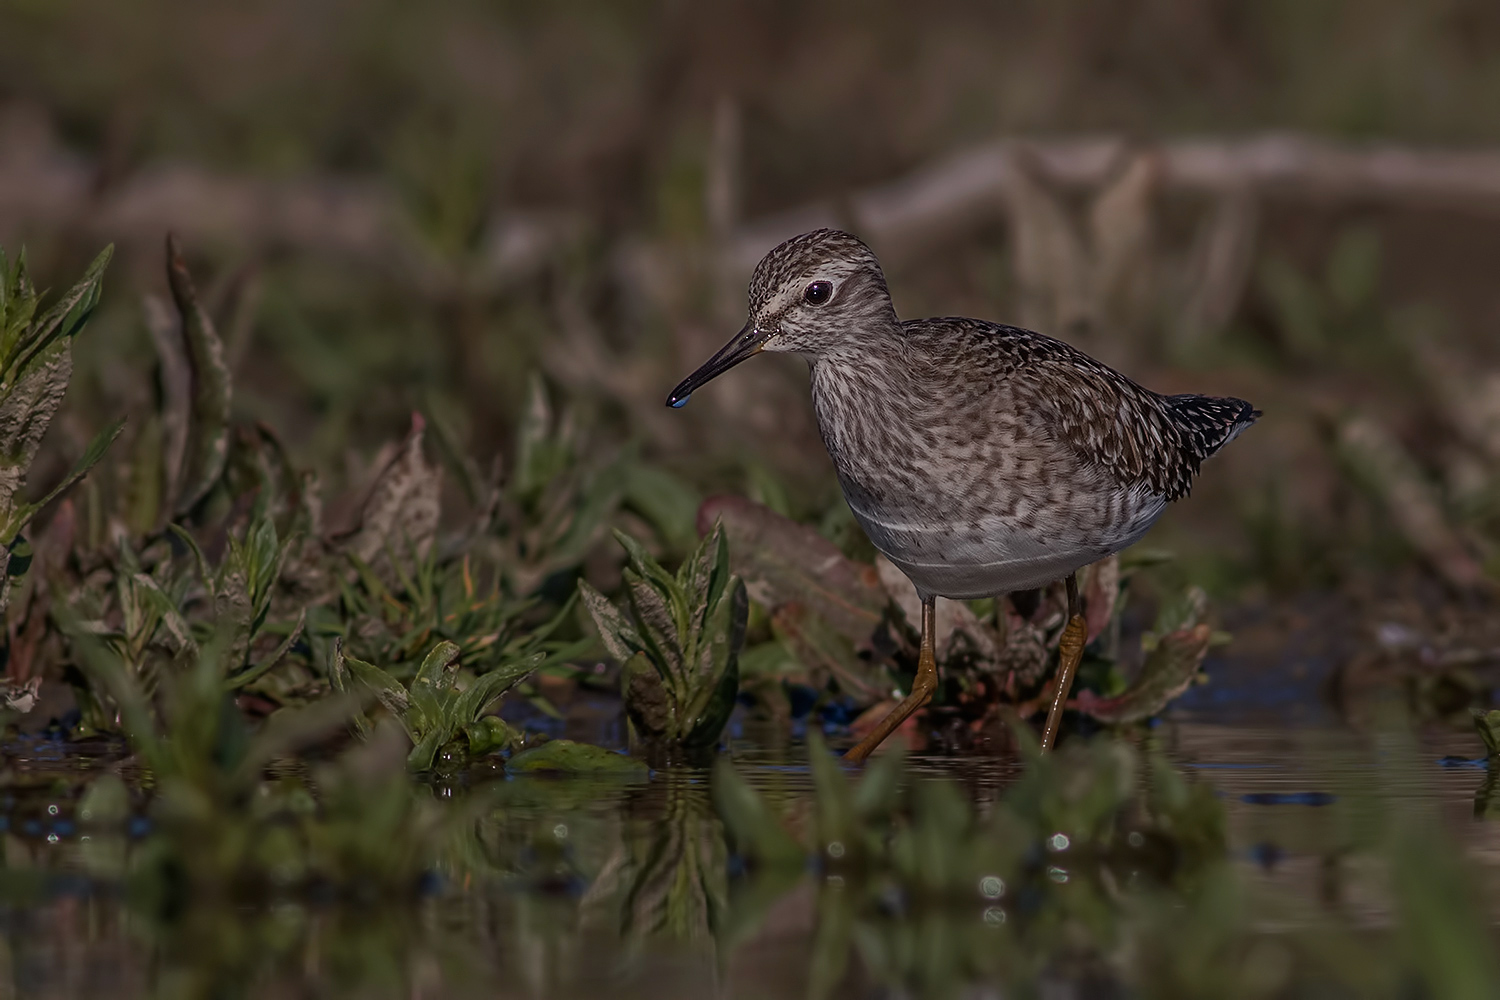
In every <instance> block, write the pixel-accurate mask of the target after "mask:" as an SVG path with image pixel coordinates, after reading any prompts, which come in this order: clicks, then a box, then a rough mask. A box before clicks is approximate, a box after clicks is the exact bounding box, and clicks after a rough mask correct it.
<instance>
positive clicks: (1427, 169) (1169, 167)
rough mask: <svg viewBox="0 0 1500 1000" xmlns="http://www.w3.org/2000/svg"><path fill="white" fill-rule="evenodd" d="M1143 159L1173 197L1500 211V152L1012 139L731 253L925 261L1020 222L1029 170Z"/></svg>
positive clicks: (739, 244) (1091, 171) (1100, 179)
mask: <svg viewBox="0 0 1500 1000" xmlns="http://www.w3.org/2000/svg"><path fill="white" fill-rule="evenodd" d="M1140 152H1146V153H1149V154H1150V155H1151V156H1152V157H1153V159H1154V160H1155V164H1156V171H1157V173H1156V178H1155V179H1156V184H1157V186H1158V189H1159V190H1161V191H1163V192H1167V193H1175V194H1187V195H1200V196H1206V197H1210V198H1213V199H1215V200H1219V199H1228V198H1236V199H1243V198H1244V197H1245V196H1246V195H1249V196H1251V197H1255V198H1257V199H1261V200H1295V201H1305V202H1314V203H1322V204H1336V203H1350V202H1361V201H1363V202H1373V203H1379V204H1385V205H1391V206H1400V207H1415V208H1423V207H1436V208H1445V209H1453V210H1457V211H1462V212H1469V213H1474V214H1483V215H1500V151H1497V150H1468V151H1466V150H1438V149H1430V150H1423V149H1413V148H1409V147H1401V146H1394V145H1376V144H1370V145H1354V144H1348V143H1339V142H1334V141H1331V140H1325V139H1317V138H1313V137H1310V136H1297V135H1281V134H1276V135H1260V136H1249V137H1245V138H1241V139H1214V138H1196V139H1177V140H1169V141H1164V142H1160V143H1129V142H1126V141H1125V140H1122V139H1118V138H1109V137H1098V138H1075V139H1035V140H1025V139H1002V140H999V141H996V142H992V143H989V144H987V145H984V146H980V147H977V148H974V149H970V150H967V151H965V152H961V153H957V154H955V155H953V156H950V157H948V158H946V159H943V160H940V161H938V162H936V163H933V164H931V165H930V166H927V167H923V168H922V169H920V170H917V171H916V172H914V173H912V174H910V175H909V176H907V177H905V178H902V179H900V180H897V181H893V182H891V183H888V184H883V185H880V186H877V187H873V188H869V189H866V190H864V191H858V192H855V193H854V194H853V195H851V196H850V197H849V198H847V199H845V200H844V202H842V204H841V205H839V206H835V205H834V203H832V202H824V203H816V204H810V205H804V206H801V207H799V208H796V209H792V210H790V211H788V212H786V213H783V214H779V215H776V216H773V217H770V218H767V219H763V220H760V221H759V222H756V223H754V224H753V225H750V226H747V227H743V228H741V229H740V231H739V233H738V234H737V235H736V237H735V240H734V241H733V244H732V246H731V247H730V251H729V252H730V256H731V257H732V260H733V262H734V266H736V267H738V268H739V269H741V270H744V271H748V270H749V269H750V268H752V267H753V266H754V265H755V262H756V261H757V260H759V259H760V257H761V256H762V255H763V254H764V253H765V252H766V251H767V250H769V249H770V248H771V247H773V246H775V245H776V244H777V243H778V242H780V241H781V240H782V239H784V238H785V237H787V236H789V235H792V234H794V233H798V232H804V231H806V230H808V229H813V228H817V227H818V226H845V227H848V228H851V229H854V230H855V231H857V232H859V233H860V234H861V235H863V236H864V237H865V238H867V239H869V240H870V241H871V242H872V243H874V244H876V247H877V250H878V251H879V252H880V254H881V256H882V258H883V259H884V258H893V259H896V258H899V257H901V256H904V255H908V254H910V255H915V254H918V253H920V252H921V251H923V250H924V249H926V248H928V247H929V246H931V245H932V243H933V242H934V241H936V240H939V239H946V238H949V237H950V236H951V235H953V234H958V233H963V232H967V231H972V230H973V229H974V228H975V227H976V226H980V225H986V224H990V223H993V222H995V221H997V220H999V219H1002V218H1004V217H1006V216H1008V215H1009V214H1010V213H1009V211H1008V208H1007V192H1009V191H1011V190H1012V189H1013V188H1014V186H1015V184H1016V179H1015V178H1016V174H1017V173H1018V172H1021V171H1022V170H1023V169H1030V170H1031V171H1034V172H1038V173H1040V175H1041V176H1043V177H1045V178H1046V179H1047V180H1048V181H1050V182H1051V183H1054V184H1058V185H1062V186H1064V187H1082V188H1097V187H1099V186H1102V185H1103V184H1104V183H1105V182H1106V181H1107V180H1108V179H1109V178H1111V177H1112V176H1113V175H1114V173H1115V172H1116V171H1118V170H1119V169H1121V165H1122V164H1124V163H1125V162H1127V160H1128V158H1129V157H1130V155H1131V154H1133V153H1140ZM1027 161H1029V163H1027ZM1023 164H1025V166H1024V167H1023ZM1231 255H1232V254H1231ZM1230 269H1231V270H1232V269H1233V268H1230Z"/></svg>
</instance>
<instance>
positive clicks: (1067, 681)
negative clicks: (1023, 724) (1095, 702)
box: [1042, 573, 1088, 753]
mask: <svg viewBox="0 0 1500 1000" xmlns="http://www.w3.org/2000/svg"><path fill="white" fill-rule="evenodd" d="M1087 638H1088V627H1087V625H1085V623H1084V620H1083V612H1082V609H1081V608H1080V607H1079V603H1078V578H1077V577H1076V576H1074V575H1073V574H1072V573H1069V574H1068V624H1067V626H1066V627H1065V628H1064V629H1063V634H1062V637H1061V638H1060V639H1058V640H1057V690H1056V693H1055V694H1054V695H1053V696H1052V710H1051V711H1049V712H1048V713H1047V727H1046V728H1045V729H1043V730H1042V752H1043V753H1045V752H1047V751H1049V750H1051V749H1052V744H1053V743H1054V742H1056V740H1057V730H1058V727H1060V726H1061V725H1062V714H1063V706H1064V705H1066V704H1067V703H1068V694H1069V693H1070V692H1071V691H1072V690H1073V677H1074V675H1076V674H1077V673H1078V662H1079V661H1080V660H1082V659H1083V644H1084V640H1085V639H1087Z"/></svg>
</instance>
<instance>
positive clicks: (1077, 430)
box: [667, 229, 1260, 761]
mask: <svg viewBox="0 0 1500 1000" xmlns="http://www.w3.org/2000/svg"><path fill="white" fill-rule="evenodd" d="M761 351H790V352H792V353H794V354H800V355H802V356H803V357H804V358H806V359H807V363H808V367H809V370H810V373H811V385H812V401H813V410H814V411H815V413H816V415H817V420H818V429H819V431H820V433H821V434H822V437H823V443H824V444H825V445H826V446H827V448H828V454H829V455H830V456H832V458H833V464H834V468H835V469H836V470H837V472H838V478H839V485H840V486H841V487H842V488H843V492H844V498H845V499H846V500H847V501H848V502H849V507H850V509H851V510H853V512H854V516H855V518H856V519H857V520H858V521H859V523H860V525H861V526H862V527H863V528H864V530H865V533H866V534H867V535H869V537H870V541H871V542H873V543H874V545H875V547H876V548H877V549H879V550H880V551H881V552H883V553H885V555H886V556H887V557H888V558H889V559H890V560H891V562H893V563H895V564H896V565H897V566H898V567H900V568H901V570H902V572H904V573H905V574H906V575H907V577H908V578H910V580H911V582H912V583H913V584H914V585H915V586H916V589H917V593H918V594H919V595H920V596H921V599H922V644H921V655H920V658H919V660H918V666H917V675H916V679H915V681H914V682H913V684H912V690H911V693H910V694H909V695H907V696H906V697H905V698H904V699H903V700H902V701H901V703H900V704H899V705H897V706H896V707H895V708H894V709H893V710H892V711H891V712H890V714H889V715H887V716H886V717H885V718H884V719H882V720H881V721H880V723H879V724H878V725H877V726H876V727H875V729H874V730H873V731H872V732H871V733H870V734H869V735H868V736H866V737H865V738H864V739H863V740H861V741H860V742H859V743H858V744H857V745H856V746H854V747H853V748H852V749H851V750H849V752H848V753H847V754H846V757H848V758H849V759H851V760H854V761H862V760H864V759H865V758H866V757H867V756H868V755H869V754H870V752H871V751H872V750H874V749H875V747H877V746H879V745H880V743H881V741H883V740H884V739H885V738H886V737H887V736H889V735H890V734H891V732H892V731H894V730H895V729H896V727H897V726H899V725H901V723H902V722H903V721H905V720H906V719H907V718H908V717H909V716H910V715H911V714H912V713H913V712H915V711H916V710H917V709H919V708H921V707H922V705H923V704H925V703H926V702H927V700H928V699H929V698H931V697H932V693H933V691H934V690H935V689H936V688H937V681H938V676H937V662H936V660H935V659H934V656H933V618H934V607H935V601H936V598H938V597H947V598H951V599H954V600H968V599H973V598H979V597H991V596H999V595H1001V594H1008V593H1013V592H1017V591H1026V590H1032V589H1035V588H1038V587H1043V586H1046V585H1048V584H1051V583H1053V582H1055V581H1057V580H1060V579H1065V580H1066V581H1067V592H1068V622H1067V625H1066V626H1065V627H1064V630H1063V634H1062V637H1061V639H1060V641H1059V643H1058V652H1059V665H1058V673H1057V681H1056V684H1055V692H1054V696H1053V701H1052V708H1051V711H1050V712H1049V713H1048V715H1047V723H1046V727H1045V729H1044V730H1043V733H1042V747H1043V749H1048V748H1050V747H1051V746H1052V743H1053V741H1054V740H1055V739H1056V737H1057V729H1058V725H1059V723H1060V721H1061V718H1062V710H1063V705H1064V704H1065V703H1066V701H1067V699H1068V694H1069V691H1070V689H1071V688H1072V686H1073V675H1074V673H1075V672H1076V671H1077V669H1078V661H1079V660H1080V659H1081V658H1082V656H1083V645H1084V639H1085V629H1084V620H1083V616H1082V613H1081V611H1082V609H1081V607H1080V605H1079V600H1078V583H1077V579H1076V577H1075V575H1074V574H1075V573H1076V571H1077V570H1078V569H1080V568H1082V567H1084V566H1086V565H1088V564H1089V563H1092V562H1095V561H1096V560H1099V559H1102V558H1104V557H1105V556H1107V555H1109V554H1110V553H1113V552H1118V551H1120V550H1121V549H1123V548H1125V547H1127V546H1129V545H1131V544H1132V543H1134V542H1135V541H1136V540H1138V539H1139V538H1140V537H1141V536H1142V535H1144V534H1145V533H1146V531H1147V529H1149V528H1150V527H1151V525H1152V524H1154V523H1155V522H1156V519H1157V518H1159V517H1161V515H1162V511H1163V510H1165V509H1166V506H1167V504H1168V503H1169V502H1171V501H1173V500H1176V499H1177V498H1179V497H1182V496H1186V495H1187V492H1188V489H1189V488H1190V486H1191V485H1192V480H1193V477H1194V476H1195V475H1196V474H1197V473H1198V468H1199V466H1200V465H1201V464H1202V462H1203V460H1204V459H1206V458H1208V457H1209V456H1210V455H1212V454H1214V452H1216V451H1218V450H1219V449H1220V448H1222V447H1223V446H1224V445H1226V444H1228V443H1229V442H1230V441H1232V440H1234V438H1235V436H1236V435H1238V434H1239V433H1240V432H1241V431H1243V430H1244V429H1245V428H1246V427H1249V426H1250V425H1251V424H1252V423H1254V422H1255V419H1256V418H1257V417H1259V416H1260V411H1258V410H1256V409H1255V408H1254V407H1253V406H1251V405H1250V404H1249V403H1247V402H1245V401H1244V400H1241V399H1231V398H1221V397H1216V396H1195V395H1178V396H1165V395H1162V394H1160V393H1156V392H1152V391H1151V390H1150V389H1146V388H1143V387H1141V386H1139V385H1137V384H1136V383H1134V382H1132V381H1131V380H1130V379H1128V378H1126V377H1125V376H1124V375H1121V374H1120V373H1119V372H1116V371H1114V370H1113V369H1111V368H1109V367H1108V366H1106V365H1104V364H1101V363H1100V362H1098V361H1095V360H1094V359H1093V358H1091V357H1089V356H1088V355H1086V354H1084V353H1083V352H1082V351H1080V350H1078V349H1076V348H1074V347H1070V346H1069V345H1067V344H1065V343H1063V342H1062V341H1059V340H1054V339H1053V338H1051V337H1047V336H1043V335H1042V334H1039V333H1033V332H1031V331H1030V330H1021V329H1017V328H1016V327H1012V326H1002V325H1000V324H997V323H989V322H986V321H984V320H978V319H963V318H952V317H949V318H943V319H917V320H906V321H904V322H903V321H902V320H899V319H897V318H896V310H895V308H894V306H893V305H892V304H891V297H890V293H889V291H887V289H886V283H885V275H884V274H883V273H882V271H881V269H880V263H879V261H877V260H876V259H875V255H874V253H872V252H871V251H870V248H869V247H867V246H866V245H865V244H864V243H863V242H861V241H860V240H859V239H857V238H855V237H853V236H851V235H849V234H848V233H843V232H838V231H836V230H831V229H820V230H818V231H816V232H811V233H807V234H805V235H802V236H797V237H794V238H793V239H790V240H787V241H786V242H785V243H782V244H781V245H780V246H778V247H776V248H775V249H774V250H772V251H771V252H770V253H768V254H766V256H765V257H764V258H763V259H762V260H761V262H760V263H759V264H758V265H756V268H755V273H754V275H753V276H752V277H751V279H750V318H749V320H748V322H746V323H745V327H744V329H742V330H741V331H740V332H739V333H738V334H736V335H735V337H734V339H733V340H731V341H730V342H729V343H728V344H725V345H724V347H723V349H722V350H720V351H719V352H718V353H717V354H715V355H714V356H713V357H711V358H709V359H708V361H707V362H705V363H704V364H703V366H702V367H701V368H699V369H698V370H697V371H695V372H693V374H691V375H689V376H688V377H687V378H685V379H683V381H682V384H681V385H679V386H678V387H677V388H676V389H674V390H672V394H671V396H669V397H668V399H667V405H669V406H673V407H678V406H682V405H683V404H685V403H686V402H687V400H688V397H689V396H690V395H691V394H692V393H693V392H694V391H695V390H697V389H698V388H699V387H701V386H702V385H703V384H704V383H706V382H708V381H709V380H710V379H713V378H715V377H716V376H718V375H721V374H723V373H724V372H726V371H728V370H729V369H730V368H733V367H734V366H735V365H737V364H739V363H740V362H741V361H744V360H745V359H746V358H749V357H751V356H752V355H755V354H758V353H760V352H761Z"/></svg>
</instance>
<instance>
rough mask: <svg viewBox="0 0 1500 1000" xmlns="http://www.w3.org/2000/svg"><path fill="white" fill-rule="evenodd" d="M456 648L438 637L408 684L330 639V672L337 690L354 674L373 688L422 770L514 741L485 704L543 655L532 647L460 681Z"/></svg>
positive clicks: (365, 725)
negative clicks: (453, 743) (525, 653)
mask: <svg viewBox="0 0 1500 1000" xmlns="http://www.w3.org/2000/svg"><path fill="white" fill-rule="evenodd" d="M459 653H460V650H459V648H458V646H456V645H454V644H453V643H451V642H448V641H446V640H445V641H443V642H439V643H438V644H437V645H435V646H433V647H432V651H431V652H429V653H428V654H427V656H426V658H424V659H423V660H422V665H421V666H420V667H418V668H417V674H416V676H415V677H414V678H412V681H411V684H410V685H403V684H402V683H401V682H400V681H398V680H396V678H394V677H392V676H391V675H390V674H389V673H387V672H386V671H384V670H382V669H381V668H379V667H377V666H375V665H374V664H371V663H366V662H364V661H363V660H358V659H355V658H353V657H350V656H346V655H345V654H344V651H343V649H342V647H341V646H340V645H335V647H334V653H333V656H334V662H333V669H332V671H331V675H332V677H333V684H334V687H335V689H337V690H340V691H347V690H350V688H351V680H358V681H359V682H360V683H361V684H363V685H364V686H366V687H367V688H369V690H370V691H371V692H373V693H374V695H375V697H376V698H378V699H379V700H380V703H381V704H382V705H384V706H385V707H386V710H387V711H389V712H390V713H391V715H392V716H393V717H395V718H396V720H397V721H399V722H400V723H401V726H402V728H403V729H404V730H405V731H406V735H407V737H408V738H409V739H410V740H411V742H412V750H411V753H410V754H409V755H408V757H407V764H408V765H410V766H411V767H412V769H414V770H417V771H425V770H427V769H428V768H430V767H432V766H433V764H434V763H435V762H436V761H438V760H439V757H440V756H441V758H442V760H443V761H444V762H451V761H454V760H457V761H460V762H461V761H464V760H467V759H468V757H469V756H470V755H473V756H476V757H477V756H480V755H483V754H486V753H489V752H491V751H493V750H503V749H508V748H510V747H511V746H514V745H515V744H517V743H519V742H520V734H518V733H516V732H515V731H514V730H512V729H511V728H510V727H509V726H507V725H506V724H505V722H503V721H502V720H501V719H500V718H499V717H497V716H493V715H486V714H485V709H486V708H488V707H489V705H490V703H491V702H493V701H495V700H496V699H497V698H499V697H500V696H501V695H503V694H505V692H507V691H509V690H510V689H511V688H513V687H515V686H516V685H517V684H519V683H520V682H521V681H523V680H524V679H526V678H527V677H528V676H530V675H531V673H532V672H533V671H535V670H536V668H537V667H539V666H541V664H542V661H543V660H545V659H546V655H547V654H545V653H533V654H531V655H530V656H526V657H521V658H517V659H515V660H513V661H511V662H509V663H505V664H501V665H498V666H495V667H493V668H492V669H491V670H489V672H487V673H484V674H481V675H479V676H478V677H471V678H469V679H468V680H467V683H466V685H465V686H463V687H460V686H459V673H460V670H459ZM368 728H369V724H368V723H367V722H364V721H363V720H361V729H364V730H366V731H368ZM460 735H461V736H462V737H463V738H462V740H461V741H460V742H459V744H458V745H457V746H450V745H449V744H450V741H452V740H454V739H455V737H459V736H460Z"/></svg>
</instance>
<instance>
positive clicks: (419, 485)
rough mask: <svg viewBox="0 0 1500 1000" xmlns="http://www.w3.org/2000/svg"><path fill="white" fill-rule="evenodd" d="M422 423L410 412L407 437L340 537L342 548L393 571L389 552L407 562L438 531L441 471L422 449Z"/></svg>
mask: <svg viewBox="0 0 1500 1000" xmlns="http://www.w3.org/2000/svg"><path fill="white" fill-rule="evenodd" d="M425 428H426V421H424V420H423V418H422V416H421V414H417V413H413V414H412V418H411V430H410V431H409V432H407V435H406V439H405V440H404V441H403V442H402V444H401V447H400V449H399V450H398V451H397V452H396V455H395V457H394V458H392V459H391V461H390V462H389V463H387V464H386V466H385V468H383V469H382V470H381V471H380V474H379V475H378V476H376V478H375V483H374V485H373V486H372V487H371V489H370V495H369V497H367V498H366V500H365V503H364V507H363V508H362V510H361V511H360V518H359V528H358V529H357V530H356V531H355V532H354V534H353V535H352V536H351V537H349V538H348V539H347V540H346V541H345V542H344V548H345V550H346V551H348V552H349V553H351V554H352V555H354V556H355V557H357V558H358V559H360V560H362V561H364V562H365V563H367V564H369V565H370V566H372V567H376V568H378V569H384V570H385V572H386V573H387V574H391V575H394V573H395V571H396V569H398V567H394V566H391V565H390V564H389V560H388V559H387V558H386V555H387V553H389V552H393V553H396V555H397V557H398V558H400V559H402V560H404V561H409V562H407V563H406V564H408V565H409V564H410V563H411V562H415V560H416V559H420V558H423V557H425V556H426V554H427V550H428V549H429V548H430V547H431V546H432V541H433V538H435V537H436V535H437V525H438V515H439V513H440V509H439V503H440V500H441V488H442V475H441V471H440V470H439V469H438V468H437V467H435V466H432V465H429V464H428V463H427V459H426V457H425V456H424V455H423V453H422V437H423V432H424V430H425ZM387 578H389V577H387Z"/></svg>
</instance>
